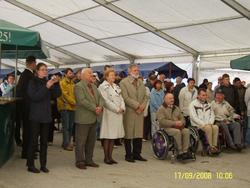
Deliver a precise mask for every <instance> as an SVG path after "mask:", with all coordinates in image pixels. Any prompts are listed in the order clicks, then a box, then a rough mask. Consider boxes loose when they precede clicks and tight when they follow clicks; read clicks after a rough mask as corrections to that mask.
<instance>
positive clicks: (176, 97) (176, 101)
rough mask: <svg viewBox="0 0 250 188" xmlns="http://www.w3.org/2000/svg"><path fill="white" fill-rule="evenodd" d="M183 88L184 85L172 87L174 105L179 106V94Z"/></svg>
mask: <svg viewBox="0 0 250 188" xmlns="http://www.w3.org/2000/svg"><path fill="white" fill-rule="evenodd" d="M184 87H185V84H184V83H181V84H178V85H176V86H175V87H174V91H173V95H174V104H175V105H176V106H179V94H180V91H181V89H182V88H184Z"/></svg>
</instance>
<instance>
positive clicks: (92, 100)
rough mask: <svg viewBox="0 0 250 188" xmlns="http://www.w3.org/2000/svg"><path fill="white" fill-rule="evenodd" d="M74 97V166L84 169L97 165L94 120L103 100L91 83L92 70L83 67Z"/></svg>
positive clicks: (95, 120)
mask: <svg viewBox="0 0 250 188" xmlns="http://www.w3.org/2000/svg"><path fill="white" fill-rule="evenodd" d="M75 98H76V111H75V123H76V149H75V157H76V167H77V168H79V169H86V166H90V167H99V165H98V164H96V163H94V162H93V159H92V158H93V151H94V147H95V141H96V122H97V118H98V117H100V116H101V114H102V110H103V104H104V100H103V98H102V96H101V94H100V92H99V91H98V89H97V87H96V86H95V84H93V71H92V69H91V68H84V69H83V70H82V74H81V81H80V82H79V83H77V84H76V86H75Z"/></svg>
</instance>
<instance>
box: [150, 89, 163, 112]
mask: <svg viewBox="0 0 250 188" xmlns="http://www.w3.org/2000/svg"><path fill="white" fill-rule="evenodd" d="M164 96H165V93H164V91H163V89H161V90H160V91H157V90H156V89H155V88H153V89H152V90H151V94H150V112H156V111H157V110H158V108H159V107H160V106H161V105H162V103H163V101H164Z"/></svg>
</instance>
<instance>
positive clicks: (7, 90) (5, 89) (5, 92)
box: [0, 80, 15, 97]
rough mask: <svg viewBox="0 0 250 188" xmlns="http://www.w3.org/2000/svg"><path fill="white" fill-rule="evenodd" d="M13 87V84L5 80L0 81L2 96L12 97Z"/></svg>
mask: <svg viewBox="0 0 250 188" xmlns="http://www.w3.org/2000/svg"><path fill="white" fill-rule="evenodd" d="M14 87H15V85H14V84H9V83H8V82H7V81H6V80H5V81H4V82H3V83H1V85H0V89H1V91H2V96H3V97H13V88H14Z"/></svg>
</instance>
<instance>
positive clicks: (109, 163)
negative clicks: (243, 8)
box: [104, 159, 113, 165]
mask: <svg viewBox="0 0 250 188" xmlns="http://www.w3.org/2000/svg"><path fill="white" fill-rule="evenodd" d="M104 163H105V164H108V165H112V164H113V163H112V162H111V160H108V159H104Z"/></svg>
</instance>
